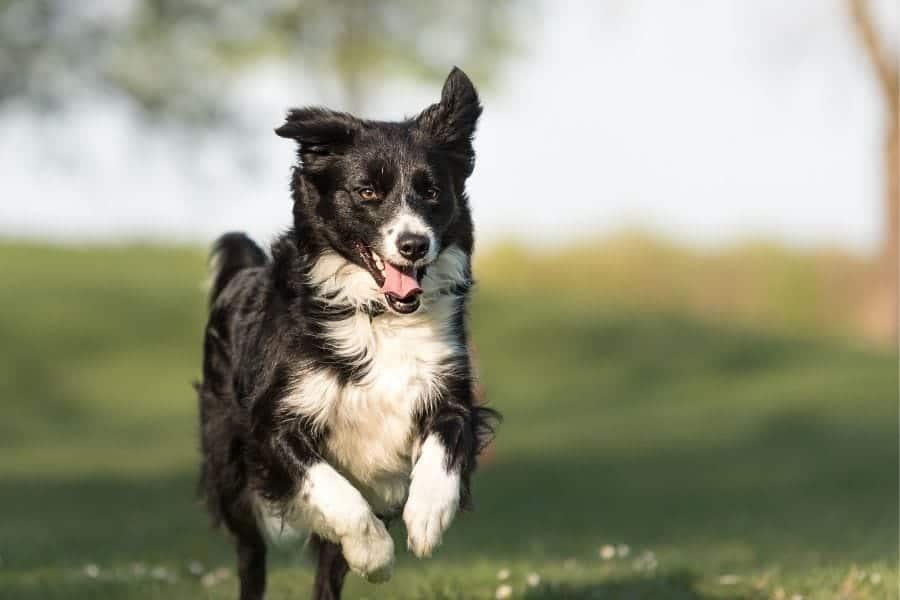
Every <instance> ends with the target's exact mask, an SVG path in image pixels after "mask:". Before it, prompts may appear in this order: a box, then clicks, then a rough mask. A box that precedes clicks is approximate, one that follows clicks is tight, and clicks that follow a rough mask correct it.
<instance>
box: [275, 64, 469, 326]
mask: <svg viewBox="0 0 900 600" xmlns="http://www.w3.org/2000/svg"><path fill="white" fill-rule="evenodd" d="M480 114H481V104H480V103H479V101H478V95H477V93H476V91H475V88H474V86H473V85H472V82H471V81H470V80H469V78H468V77H467V76H466V75H465V73H463V72H462V71H461V70H459V69H457V68H454V69H453V70H452V71H451V72H450V75H449V76H448V77H447V80H446V82H445V83H444V87H443V91H442V92H441V100H440V102H438V103H437V104H433V105H431V106H429V107H428V108H426V109H425V110H424V111H422V113H420V114H419V115H418V116H416V117H414V118H412V119H407V120H405V121H400V122H382V121H367V120H363V119H359V118H356V117H354V116H352V115H349V114H347V113H340V112H335V111H331V110H327V109H323V108H300V109H294V110H291V111H290V112H289V113H288V116H287V122H286V123H285V124H284V125H282V126H281V127H279V128H278V129H276V130H275V132H276V133H277V134H278V135H280V136H282V137H286V138H291V139H294V140H296V141H297V142H298V144H299V150H298V154H299V158H300V167H299V168H298V169H297V170H296V171H295V174H294V179H293V183H292V185H293V192H294V215H295V216H294V218H295V221H296V223H295V225H297V226H298V227H297V228H298V230H300V229H304V230H307V231H310V232H311V233H312V234H313V235H315V237H316V238H317V239H318V241H319V243H321V244H323V245H325V246H327V247H328V249H330V250H333V251H335V252H337V253H338V254H340V255H341V256H343V257H344V258H345V259H346V260H348V261H351V262H353V263H355V264H357V265H359V266H361V267H363V268H365V269H366V270H367V271H368V272H369V273H370V274H371V275H372V278H373V279H374V280H375V283H376V284H377V285H378V287H379V288H380V289H381V291H382V293H383V294H384V296H385V300H386V302H387V304H388V306H390V308H391V309H392V310H394V311H395V312H398V313H401V314H407V313H412V312H415V311H416V310H417V309H418V308H419V294H420V293H421V291H422V290H421V287H420V282H421V280H422V277H423V275H424V273H425V270H426V269H427V267H428V265H429V264H431V263H432V262H434V260H435V259H436V258H437V257H438V255H439V254H440V253H441V252H442V251H443V250H444V249H446V248H448V247H449V246H451V245H456V246H458V247H459V248H461V249H462V250H463V251H464V252H466V253H467V254H469V253H471V248H472V223H471V217H470V213H469V207H468V201H467V198H466V195H465V182H466V179H467V178H468V177H469V175H471V173H472V169H473V168H474V164H475V152H474V150H473V148H472V136H473V134H474V133H475V125H476V122H477V121H478V117H479V115H480ZM301 225H302V227H301Z"/></svg>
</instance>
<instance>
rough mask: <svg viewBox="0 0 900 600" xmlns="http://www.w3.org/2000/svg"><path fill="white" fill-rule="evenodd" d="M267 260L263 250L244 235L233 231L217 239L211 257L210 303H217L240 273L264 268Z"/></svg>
mask: <svg viewBox="0 0 900 600" xmlns="http://www.w3.org/2000/svg"><path fill="white" fill-rule="evenodd" d="M267 260H268V259H267V258H266V253H265V252H263V250H262V248H260V247H259V246H257V245H256V243H255V242H254V241H253V240H251V239H250V238H249V237H247V235H246V234H244V233H240V232H234V231H233V232H231V233H226V234H225V235H223V236H222V237H220V238H219V239H217V240H216V241H215V243H213V246H212V251H211V252H210V255H209V264H210V273H209V274H210V281H211V282H212V284H211V285H210V288H209V303H210V304H212V303H213V302H215V300H216V298H217V297H218V296H219V294H220V293H222V290H223V289H225V286H226V285H228V282H229V281H231V279H232V278H233V277H234V276H235V275H236V274H237V273H238V271H241V270H242V269H247V268H250V267H259V266H262V265H264V264H266V261H267Z"/></svg>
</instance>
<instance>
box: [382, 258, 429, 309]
mask: <svg viewBox="0 0 900 600" xmlns="http://www.w3.org/2000/svg"><path fill="white" fill-rule="evenodd" d="M382 274H383V275H384V283H383V284H382V285H381V291H382V292H384V293H385V294H390V295H392V296H395V297H397V298H399V299H400V300H405V299H406V298H407V297H409V296H411V295H413V294H420V293H422V288H420V287H419V282H418V281H417V280H416V268H415V267H403V268H402V270H401V269H398V268H397V267H395V266H394V265H392V264H391V263H389V262H387V261H385V262H384V271H383V272H382Z"/></svg>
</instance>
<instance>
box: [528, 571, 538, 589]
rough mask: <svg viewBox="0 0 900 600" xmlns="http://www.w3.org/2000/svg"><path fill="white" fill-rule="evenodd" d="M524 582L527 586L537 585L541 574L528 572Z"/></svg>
mask: <svg viewBox="0 0 900 600" xmlns="http://www.w3.org/2000/svg"><path fill="white" fill-rule="evenodd" d="M525 583H527V584H528V587H537V586H539V585H540V584H541V576H540V575H538V574H537V573H529V574H528V575H527V576H526V577H525Z"/></svg>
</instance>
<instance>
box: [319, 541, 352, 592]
mask: <svg viewBox="0 0 900 600" xmlns="http://www.w3.org/2000/svg"><path fill="white" fill-rule="evenodd" d="M310 546H311V547H312V550H313V553H314V554H315V556H316V582H315V584H314V586H313V594H312V600H340V598H341V588H343V587H344V578H345V577H346V576H347V572H348V571H349V570H350V567H349V566H348V565H347V561H346V559H344V555H343V553H342V552H341V547H340V546H338V545H337V544H335V543H333V542H329V541H328V540H326V539H323V538H321V537H319V536H318V535H315V534H313V535H312V537H311V539H310Z"/></svg>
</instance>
